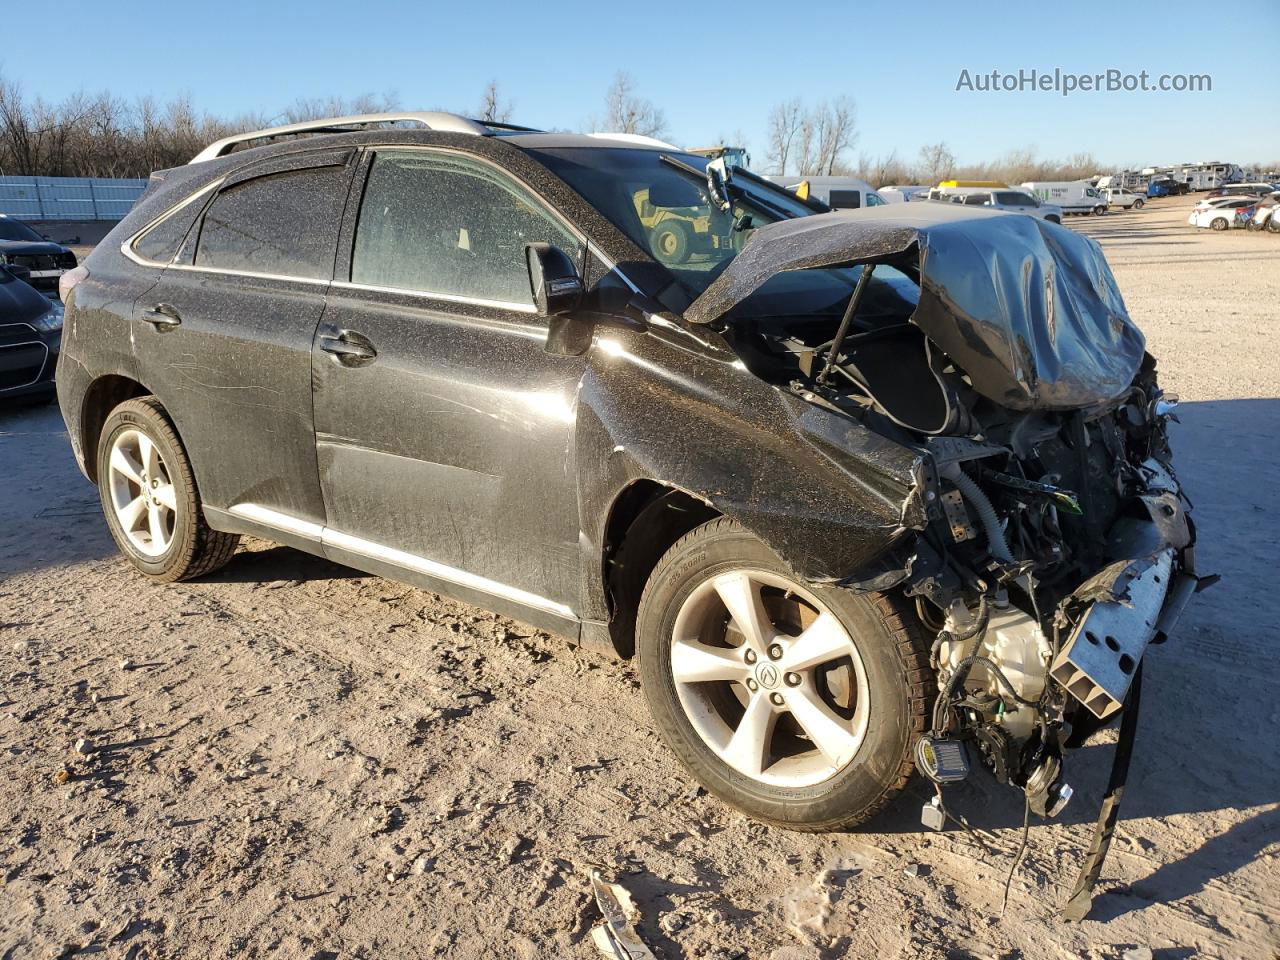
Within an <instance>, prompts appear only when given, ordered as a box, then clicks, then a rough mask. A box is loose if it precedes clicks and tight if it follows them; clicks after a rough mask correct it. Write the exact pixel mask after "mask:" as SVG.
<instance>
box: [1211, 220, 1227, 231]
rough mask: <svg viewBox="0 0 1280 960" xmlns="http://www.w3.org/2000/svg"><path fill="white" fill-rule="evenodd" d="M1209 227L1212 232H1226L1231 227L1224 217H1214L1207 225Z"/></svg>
mask: <svg viewBox="0 0 1280 960" xmlns="http://www.w3.org/2000/svg"><path fill="white" fill-rule="evenodd" d="M1209 226H1210V227H1212V228H1213V229H1214V230H1226V229H1227V228H1228V227H1230V226H1231V224H1229V223H1227V220H1226V218H1225V217H1215V218H1214V219H1213V220H1212V221H1211V222H1210V223H1209Z"/></svg>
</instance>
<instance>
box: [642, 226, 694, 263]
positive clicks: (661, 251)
mask: <svg viewBox="0 0 1280 960" xmlns="http://www.w3.org/2000/svg"><path fill="white" fill-rule="evenodd" d="M652 243H653V252H654V254H655V255H656V256H657V258H658V260H660V261H661V262H662V263H665V264H668V265H670V266H678V265H679V264H682V263H684V262H685V261H686V260H688V259H689V247H690V246H691V245H692V241H691V239H690V237H689V228H688V227H686V226H685V225H684V224H683V223H682V222H680V221H679V220H663V221H662V223H660V224H658V226H657V227H656V228H655V229H654V231H653V241H652Z"/></svg>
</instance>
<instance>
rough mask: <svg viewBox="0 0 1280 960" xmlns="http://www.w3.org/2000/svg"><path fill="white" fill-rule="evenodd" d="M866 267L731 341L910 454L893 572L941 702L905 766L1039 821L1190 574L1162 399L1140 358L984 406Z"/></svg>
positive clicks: (900, 300) (906, 301)
mask: <svg viewBox="0 0 1280 960" xmlns="http://www.w3.org/2000/svg"><path fill="white" fill-rule="evenodd" d="M873 271H874V266H872V265H868V266H866V267H865V268H864V270H863V271H862V275H861V279H860V282H859V284H858V289H857V291H856V292H855V293H854V294H853V296H852V298H851V299H850V301H849V305H848V308H847V309H846V311H845V313H844V316H843V317H842V318H841V320H840V322H839V325H838V327H837V326H834V318H833V317H831V316H827V317H823V318H817V317H814V318H811V319H797V318H788V319H787V321H786V322H784V323H779V324H778V325H777V326H774V325H773V322H771V321H763V322H757V323H743V322H740V323H739V324H738V326H737V329H736V331H735V346H736V347H737V348H738V349H739V351H740V352H741V353H742V355H743V356H744V357H745V358H746V361H747V363H748V365H749V366H751V367H752V368H753V369H755V370H756V371H757V372H758V373H760V374H761V375H763V376H766V377H768V378H770V379H773V380H775V382H780V383H786V384H787V385H788V386H789V387H790V389H791V390H792V391H793V392H794V393H796V394H797V395H799V396H802V397H804V398H805V399H806V400H808V401H810V402H812V403H816V404H819V405H822V406H825V407H828V408H830V409H835V410H840V411H842V412H843V413H846V414H850V415H853V416H855V417H857V418H858V419H859V420H861V421H862V422H863V423H865V424H866V425H867V426H869V427H870V428H872V429H873V430H875V431H876V432H877V433H880V434H882V435H884V436H887V437H890V438H892V439H895V440H897V441H899V442H901V443H903V444H905V445H908V446H912V447H913V448H915V449H918V450H919V451H920V453H921V454H922V456H921V467H920V471H921V476H920V482H919V489H920V491H921V496H922V497H923V498H924V500H925V501H926V513H927V516H928V518H929V521H928V526H927V529H925V530H924V531H923V532H922V533H921V534H920V536H919V537H918V538H917V541H916V549H915V553H914V555H913V556H912V557H911V559H910V561H909V563H907V564H906V565H904V568H903V570H902V572H901V578H900V580H899V581H898V582H899V583H901V585H902V588H903V589H904V590H905V591H906V593H907V594H908V595H909V596H914V597H915V598H916V604H917V610H918V613H919V616H920V619H921V621H922V622H923V623H924V624H926V625H927V627H928V628H929V629H930V630H931V631H932V632H933V633H934V634H935V641H934V643H933V649H932V656H931V661H932V666H933V668H934V669H935V670H936V672H937V680H938V690H939V696H938V699H937V704H936V708H935V712H934V718H933V729H932V730H931V731H930V734H929V736H927V737H925V738H924V739H923V740H922V741H921V743H920V747H919V750H918V751H917V766H918V767H919V768H920V769H921V770H922V771H923V772H924V773H925V774H926V775H928V776H930V777H931V778H933V779H934V780H935V781H937V782H939V783H945V782H948V781H954V780H959V779H963V778H964V777H965V776H967V775H968V773H969V766H970V759H971V758H976V759H977V760H978V761H980V762H981V763H982V764H983V765H985V766H986V767H987V768H988V769H989V770H990V771H991V772H992V773H993V774H994V776H995V777H996V779H997V780H999V781H1001V782H1004V783H1009V784H1012V785H1014V786H1016V787H1019V788H1021V789H1022V790H1023V791H1024V792H1025V793H1026V796H1027V800H1028V803H1029V805H1030V808H1031V809H1032V810H1033V811H1035V812H1036V813H1038V814H1040V815H1043V816H1053V815H1056V814H1057V813H1058V812H1059V811H1060V810H1061V809H1062V808H1063V806H1065V804H1066V802H1067V800H1068V799H1069V798H1070V796H1071V789H1070V787H1069V786H1068V785H1067V783H1066V780H1065V779H1064V777H1063V759H1062V757H1063V750H1064V749H1065V748H1068V747H1071V746H1075V745H1079V744H1080V743H1082V742H1083V740H1084V739H1085V738H1086V737H1087V736H1088V735H1089V734H1090V733H1092V732H1093V731H1094V730H1096V729H1097V728H1098V727H1099V726H1101V725H1102V724H1104V723H1105V722H1106V721H1107V720H1109V719H1110V718H1111V717H1112V716H1113V715H1114V714H1116V713H1117V712H1118V711H1119V710H1120V708H1121V705H1122V704H1123V702H1124V700H1125V695H1126V692H1127V690H1128V688H1129V685H1130V683H1131V682H1132V680H1133V677H1134V675H1135V673H1136V671H1137V669H1138V666H1139V663H1140V661H1141V659H1142V655H1143V651H1144V650H1145V648H1146V646H1147V644H1148V643H1150V642H1153V641H1154V642H1159V640H1161V639H1162V630H1163V629H1165V628H1166V626H1165V621H1168V620H1169V619H1170V618H1171V617H1175V616H1176V613H1177V610H1180V608H1181V605H1182V603H1184V602H1185V598H1186V596H1189V594H1190V592H1191V591H1192V590H1194V589H1195V586H1196V583H1197V581H1196V580H1195V578H1194V576H1193V575H1192V573H1191V570H1192V563H1191V559H1192V558H1191V545H1192V542H1193V539H1194V538H1193V534H1192V529H1191V526H1190V521H1189V518H1188V517H1187V513H1186V511H1187V508H1188V506H1189V505H1188V504H1187V503H1186V502H1185V501H1184V500H1183V498H1182V495H1181V493H1180V491H1179V488H1178V485H1177V483H1176V481H1175V480H1174V477H1173V473H1172V468H1171V467H1170V465H1169V451H1168V446H1167V442H1166V429H1165V427H1166V423H1167V420H1168V417H1169V415H1170V411H1171V410H1172V407H1173V403H1172V402H1170V401H1169V400H1168V399H1166V398H1165V397H1164V396H1163V395H1162V393H1161V391H1160V389H1159V387H1158V386H1157V383H1156V377H1155V366H1154V361H1152V360H1151V359H1150V357H1147V358H1146V360H1145V361H1144V363H1143V365H1142V368H1141V370H1140V371H1139V373H1138V375H1137V376H1136V378H1135V379H1134V380H1133V382H1132V384H1131V385H1130V387H1129V389H1128V390H1127V391H1126V392H1124V393H1123V395H1122V396H1120V397H1118V398H1115V399H1112V400H1109V401H1107V402H1104V403H1100V404H1097V405H1094V406H1088V407H1083V408H1078V409H1069V410H1043V409H1033V410H1024V411H1019V410H1012V409H1009V408H1007V407H1005V406H1002V405H1001V404H998V403H995V402H993V401H992V400H991V399H989V398H988V397H987V396H984V395H983V394H981V393H979V392H978V391H977V390H975V389H974V387H973V384H972V381H971V380H970V378H969V377H968V376H967V374H966V373H965V371H963V370H961V369H960V368H959V367H958V366H957V365H955V364H954V363H953V362H952V361H951V360H950V359H949V358H948V357H947V356H946V355H945V354H943V353H942V351H941V350H940V349H938V348H937V347H936V346H935V345H934V344H933V343H932V342H931V340H930V339H929V338H928V337H927V336H926V335H925V334H924V333H923V332H922V331H921V330H920V329H919V328H918V327H917V326H915V325H913V324H912V323H911V322H910V316H911V310H912V307H913V306H914V304H913V303H912V302H911V300H912V298H911V297H910V296H909V295H908V296H903V290H902V284H903V282H904V281H906V280H907V279H908V278H907V277H906V276H904V275H901V274H897V272H896V271H890V273H891V274H894V277H893V278H891V279H890V281H889V282H880V281H879V278H878V277H877V278H876V279H874V280H873V279H872V274H873ZM882 586H883V580H880V581H878V582H877V585H876V588H877V589H879V588H881V587H882ZM1171 590H1172V591H1173V592H1175V593H1178V594H1182V595H1184V596H1181V597H1175V598H1173V599H1174V600H1179V599H1180V601H1181V602H1178V603H1172V602H1171V603H1166V600H1167V599H1169V598H1170V593H1171ZM1175 606H1176V607H1177V609H1173V608H1174V607H1175ZM1162 611H1163V612H1164V616H1165V621H1162V620H1161V616H1162Z"/></svg>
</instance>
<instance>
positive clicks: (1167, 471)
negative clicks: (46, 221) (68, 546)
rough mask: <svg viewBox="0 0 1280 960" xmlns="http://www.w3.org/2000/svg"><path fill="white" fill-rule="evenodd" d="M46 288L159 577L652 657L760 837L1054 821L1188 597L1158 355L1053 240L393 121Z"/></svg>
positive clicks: (95, 471) (467, 127)
mask: <svg viewBox="0 0 1280 960" xmlns="http://www.w3.org/2000/svg"><path fill="white" fill-rule="evenodd" d="M408 119H413V120H415V121H417V122H418V123H420V124H421V125H422V126H424V127H426V129H414V130H409V129H387V128H385V126H382V125H384V124H386V123H387V122H388V121H403V120H408ZM357 126H370V127H372V129H366V130H355V129H352V128H354V127H357ZM302 133H312V134H316V135H314V136H311V137H308V138H305V139H289V140H277V142H274V143H270V144H268V145H265V146H259V147H256V148H251V149H245V150H237V149H236V148H237V147H238V146H243V145H245V143H247V141H250V140H254V139H257V140H270V139H273V138H279V137H282V136H286V135H287V136H295V135H297V134H302ZM672 217H678V218H679V219H680V220H681V221H682V222H685V223H688V224H690V225H691V226H692V227H693V228H694V229H696V231H697V232H698V233H699V235H700V236H705V242H703V243H700V244H699V245H698V249H697V250H696V251H691V252H690V254H689V256H688V257H685V258H682V259H681V260H680V262H679V263H673V262H671V258H667V259H664V258H663V256H662V244H661V239H662V236H663V231H662V229H661V227H662V224H663V223H664V222H666V220H668V219H670V218H672ZM62 289H63V299H64V302H65V303H66V305H67V335H66V337H65V341H64V344H63V349H62V354H61V357H60V360H59V370H58V394H59V402H60V405H61V408H62V414H63V417H64V418H65V420H66V424H67V433H68V437H69V439H70V442H71V445H72V449H73V451H74V453H75V455H76V457H77V459H78V461H79V463H80V466H81V469H82V470H83V471H84V473H85V475H86V476H87V477H88V478H89V479H90V480H91V481H93V482H94V483H96V484H97V485H98V488H99V492H100V496H101V500H102V506H103V511H104V514H105V518H106V522H107V525H108V527H109V529H110V531H111V533H112V535H113V537H114V538H115V540H116V543H117V544H118V545H119V548H120V550H121V552H122V553H123V554H124V556H125V557H126V558H127V559H128V560H129V562H130V563H131V564H133V566H134V567H135V568H136V569H137V570H138V571H139V572H140V573H141V574H143V575H145V576H147V577H150V578H151V579H153V580H156V581H174V580H182V579H187V578H191V577H198V576H203V575H205V574H208V573H209V572H211V571H213V570H216V569H218V568H219V567H221V566H222V565H224V564H226V563H228V562H229V561H230V560H231V558H232V556H233V554H234V552H235V550H236V545H237V542H238V540H239V538H240V536H241V535H242V534H249V535H253V536H258V537H265V538H267V539H270V540H274V541H277V542H280V543H284V544H288V545H291V546H294V547H297V548H299V549H302V550H306V551H310V552H312V553H316V554H319V555H321V556H325V557H328V558H330V559H332V560H334V561H337V562H341V563H344V564H347V565H350V566H353V567H356V568H358V569H362V570H365V571H368V572H371V573H375V574H378V575H382V576H388V577H392V578H395V579H398V580H403V581H406V582H409V583H414V584H418V585H420V586H422V587H425V588H427V589H431V590H435V591H438V592H443V593H447V594H450V595H452V596H455V597H457V598H459V599H462V600H465V601H470V602H473V603H477V604H480V605H482V606H485V607H487V608H489V609H491V610H495V611H498V612H502V613H507V614H510V615H512V616H515V617H517V618H519V619H521V620H524V621H526V622H528V623H532V624H535V625H537V626H540V627H543V628H545V629H548V630H552V631H555V632H557V633H560V634H562V635H564V636H566V637H568V638H570V639H571V640H576V641H579V642H581V643H582V644H584V645H592V646H600V647H603V648H606V649H611V650H616V652H617V653H618V654H620V655H622V656H631V655H632V654H635V655H636V656H638V658H639V674H640V678H641V681H642V687H643V691H644V694H645V696H646V698H647V700H648V702H649V706H650V710H651V713H652V716H653V722H654V726H655V728H656V729H657V731H658V732H659V733H660V734H661V736H662V738H663V740H664V741H665V742H666V743H667V745H668V746H669V747H670V748H671V750H672V751H674V753H675V754H676V755H677V756H679V758H680V759H681V760H682V761H683V762H684V764H685V765H686V766H687V768H688V769H689V770H690V771H691V772H692V773H693V775H694V776H696V777H697V778H698V779H699V780H700V781H701V782H702V783H703V784H705V785H706V786H707V787H708V788H710V789H711V790H712V791H714V792H715V793H716V794H717V795H719V796H720V797H723V798H724V799H725V800H727V801H729V802H730V803H733V804H735V805H736V806H738V807H739V808H741V809H743V810H745V811H747V812H748V813H750V814H751V815H752V816H755V817H758V818H760V819H763V820H765V821H768V822H771V823H775V824H780V825H784V826H787V827H791V828H795V829H806V830H830V829H838V828H842V827H846V826H849V825H851V824H854V823H858V822H861V821H863V820H865V819H866V818H867V817H869V816H871V815H872V814H874V813H875V812H876V811H877V810H879V809H881V808H882V807H883V806H884V805H885V804H887V803H888V802H889V800H890V799H891V798H892V797H893V796H894V795H895V794H897V793H898V792H899V791H901V790H902V789H903V788H904V786H905V785H906V783H907V778H908V777H909V776H910V774H911V772H912V770H913V769H914V768H915V766H916V765H917V762H918V763H919V765H920V766H921V768H922V770H923V772H924V773H925V774H926V775H928V776H930V777H932V778H933V779H934V780H935V781H936V782H937V783H939V784H941V783H943V782H952V781H954V780H959V779H962V778H963V777H965V776H968V774H969V766H968V762H967V761H966V760H965V756H966V749H968V750H972V751H973V754H972V755H973V756H974V757H975V758H980V759H981V760H982V762H983V763H984V764H985V765H987V766H988V767H989V768H990V769H991V770H992V772H993V774H994V776H995V777H996V779H997V780H999V781H1000V782H1003V783H1007V784H1010V785H1012V786H1013V787H1015V788H1016V789H1018V790H1019V791H1021V792H1023V793H1024V794H1025V796H1026V802H1027V805H1028V809H1029V810H1030V811H1032V812H1035V813H1037V814H1041V815H1054V814H1056V813H1057V812H1058V811H1059V810H1060V809H1061V808H1062V805H1063V804H1064V803H1065V802H1066V800H1067V799H1068V797H1069V796H1070V790H1069V788H1068V786H1067V783H1066V781H1065V779H1064V777H1063V758H1064V751H1065V750H1066V749H1068V748H1070V747H1071V746H1073V745H1076V744H1078V743H1081V742H1083V739H1084V738H1085V737H1087V736H1089V735H1090V734H1091V733H1092V732H1093V731H1094V730H1096V729H1098V727H1099V726H1101V725H1102V724H1105V723H1107V722H1109V721H1110V720H1111V719H1113V718H1114V717H1115V716H1116V715H1117V713H1119V712H1120V711H1121V709H1122V704H1123V703H1124V702H1125V699H1126V697H1127V696H1128V693H1129V687H1130V683H1131V682H1135V683H1136V676H1137V668H1138V666H1139V664H1140V662H1141V660H1142V658H1143V656H1144V653H1145V651H1146V649H1147V645H1148V643H1149V642H1152V641H1153V640H1155V639H1157V632H1159V633H1160V634H1163V633H1164V632H1166V631H1167V630H1168V629H1169V628H1170V627H1171V625H1172V622H1173V620H1174V619H1176V616H1177V613H1178V612H1179V611H1180V609H1181V607H1182V606H1183V605H1184V604H1185V603H1186V601H1187V599H1188V598H1189V596H1190V592H1191V590H1192V589H1194V588H1195V587H1196V586H1197V585H1198V584H1197V580H1196V578H1195V575H1194V572H1193V564H1192V560H1193V557H1192V550H1191V546H1192V543H1193V540H1194V535H1193V528H1192V527H1191V524H1190V520H1189V518H1188V511H1189V504H1188V502H1187V501H1186V500H1185V498H1183V496H1182V494H1181V491H1180V489H1179V485H1178V482H1177V480H1176V479H1175V477H1174V475H1173V471H1172V469H1171V466H1170V463H1171V455H1170V452H1169V449H1168V445H1167V444H1166V441H1165V426H1166V422H1167V420H1168V417H1169V410H1170V404H1169V403H1167V402H1166V401H1164V400H1163V399H1162V394H1161V391H1160V388H1159V386H1158V384H1157V382H1156V375H1155V362H1154V360H1153V359H1152V358H1151V357H1150V356H1148V355H1147V354H1146V352H1145V349H1144V340H1143V337H1142V334H1141V333H1140V332H1139V331H1138V329H1137V327H1136V326H1134V324H1133V323H1132V322H1131V321H1130V319H1129V317H1128V314H1127V312H1126V310H1125V306H1124V302H1123V300H1122V298H1121V296H1120V292H1119V290H1118V288H1117V286H1116V283H1115V280H1114V278H1113V277H1112V274H1111V271H1110V269H1109V268H1108V266H1107V263H1106V260H1105V258H1104V257H1103V255H1102V251H1101V249H1100V248H1099V247H1098V245H1097V243H1096V242H1094V241H1093V240H1091V239H1090V238H1088V237H1085V236H1082V235H1080V234H1077V233H1075V232H1073V231H1071V230H1069V229H1067V228H1064V227H1062V226H1060V225H1059V224H1056V223H1048V222H1046V221H1044V220H1042V219H1039V218H1036V217H1028V216H1025V215H1022V214H1015V213H1007V212H1004V211H1001V210H996V209H992V208H971V207H964V206H959V205H956V204H949V203H910V204H893V205H888V206H881V207H874V208H870V209H865V210H857V211H845V212H835V213H832V212H828V211H827V210H826V208H825V207H824V206H822V205H820V204H817V205H815V204H812V203H808V202H806V201H805V200H802V199H801V198H799V197H797V196H795V195H794V194H792V193H789V192H788V191H786V190H785V189H783V188H781V187H779V186H777V185H775V184H771V183H769V182H767V181H765V180H762V179H761V178H760V177H757V176H755V175H753V174H752V173H750V172H749V171H746V170H743V169H741V168H738V167H731V166H729V165H728V164H727V163H726V162H725V161H724V159H723V158H718V159H715V160H708V159H707V158H705V157H699V156H696V155H694V154H690V153H687V152H684V151H682V150H680V149H678V148H676V147H673V146H671V145H670V144H665V143H661V142H658V141H655V140H652V139H649V138H640V137H635V136H629V135H602V136H586V135H569V134H558V133H540V132H537V131H530V130H527V129H515V128H511V127H509V126H504V125H495V124H486V123H482V122H479V121H474V120H469V119H466V118H463V117H457V116H453V115H451V114H440V113H425V114H413V115H410V116H400V115H385V114H384V115H374V116H371V117H354V118H351V117H348V118H337V119H330V120H325V121H316V122H312V123H309V124H299V125H291V126H288V127H282V128H273V129H272V130H267V131H256V132H254V133H251V134H246V135H243V136H237V137H232V138H228V139H227V140H224V141H220V142H219V143H216V144H214V145H212V146H211V147H209V148H207V149H206V150H204V151H202V152H201V153H200V154H199V155H198V156H197V157H196V158H195V160H194V161H193V162H192V163H190V164H188V165H186V166H183V167H180V168H178V169H174V170H168V171H163V172H159V173H156V174H153V176H152V181H151V186H150V187H149V189H148V191H147V193H146V194H145V195H144V196H143V197H142V198H141V199H140V200H139V202H138V203H137V205H136V206H135V207H134V208H133V210H132V211H131V212H130V214H129V216H128V217H126V218H125V219H124V220H123V221H122V222H121V223H120V224H119V225H118V226H117V227H116V228H115V229H114V230H113V231H112V233H111V234H110V235H109V236H108V237H107V239H106V240H104V241H103V242H102V243H100V244H99V245H98V246H97V247H96V248H95V250H94V252H93V253H92V254H91V255H90V256H89V257H88V258H86V261H85V264H84V265H83V266H82V267H80V268H78V269H77V270H76V271H75V272H74V273H72V274H69V275H68V276H67V277H64V279H63V283H62ZM215 589H216V588H215ZM371 642H373V641H372V640H371ZM425 655H426V654H425V653H424V656H425ZM530 695H534V693H533V692H531V694H530ZM567 708H568V709H575V710H576V709H581V710H584V711H588V712H590V711H596V712H598V713H601V714H603V713H606V712H609V711H611V710H613V709H614V708H615V705H613V704H611V703H609V702H607V701H605V702H601V703H597V704H579V703H575V704H573V705H571V706H569V707H567ZM1129 716H1130V715H1129V714H1127V713H1126V726H1128V724H1127V721H1128V717H1129ZM1069 738H1071V739H1070V740H1069ZM966 744H967V745H968V747H967V748H966ZM939 812H940V811H939ZM935 819H936V818H935Z"/></svg>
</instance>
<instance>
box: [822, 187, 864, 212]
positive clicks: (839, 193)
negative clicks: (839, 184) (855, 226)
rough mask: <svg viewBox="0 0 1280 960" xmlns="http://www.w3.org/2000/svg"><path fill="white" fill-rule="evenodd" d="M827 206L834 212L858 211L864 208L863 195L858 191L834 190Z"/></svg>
mask: <svg viewBox="0 0 1280 960" xmlns="http://www.w3.org/2000/svg"><path fill="white" fill-rule="evenodd" d="M827 206H829V207H830V208H831V209H832V210H857V209H858V208H859V207H860V206H862V195H861V194H860V193H858V191H857V190H832V191H831V200H830V202H829V203H828V204H827Z"/></svg>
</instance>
